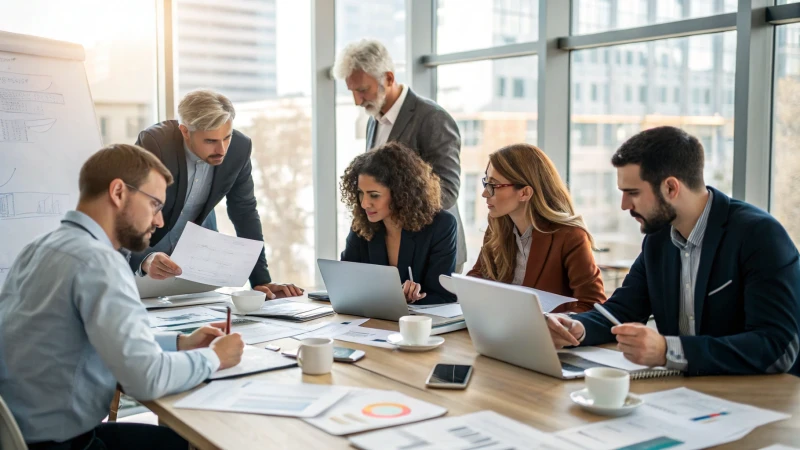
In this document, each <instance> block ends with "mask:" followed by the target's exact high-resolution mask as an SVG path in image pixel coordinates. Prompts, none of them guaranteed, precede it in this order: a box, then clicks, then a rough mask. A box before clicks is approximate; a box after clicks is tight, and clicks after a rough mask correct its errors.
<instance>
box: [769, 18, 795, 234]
mask: <svg viewBox="0 0 800 450" xmlns="http://www.w3.org/2000/svg"><path fill="white" fill-rule="evenodd" d="M775 52H776V53H775V86H774V102H775V104H774V111H775V113H774V114H775V115H774V123H773V146H774V148H773V163H772V196H771V199H772V200H771V202H770V209H771V211H772V214H774V215H775V217H776V218H777V219H778V220H780V221H781V223H782V224H783V226H784V227H786V230H787V231H788V232H789V235H790V236H791V237H792V239H793V240H794V242H795V244H798V245H800V199H799V197H798V195H797V193H798V190H800V139H798V136H800V24H793V25H786V26H781V27H777V28H776V29H775Z"/></svg>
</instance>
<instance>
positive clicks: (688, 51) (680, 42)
mask: <svg viewBox="0 0 800 450" xmlns="http://www.w3.org/2000/svg"><path fill="white" fill-rule="evenodd" d="M684 3H688V2H684ZM595 51H601V52H603V53H607V54H609V55H612V57H610V58H608V59H606V58H589V57H585V56H584V55H582V54H583V53H589V52H595ZM616 55H622V57H621V58H617V57H614V56H616ZM735 58H736V34H735V32H728V33H721V34H713V35H701V36H694V37H689V38H680V39H670V40H663V41H654V42H646V43H637V44H628V45H621V46H615V47H609V48H604V49H593V50H582V51H576V52H573V61H572V90H573V96H572V108H571V111H572V117H571V122H572V123H571V136H570V145H571V146H570V165H569V167H570V189H571V192H572V195H573V198H574V200H575V203H576V206H577V208H578V213H579V214H582V215H583V216H584V218H585V220H586V222H587V224H588V226H589V229H590V230H591V231H592V233H593V234H594V237H595V239H596V241H597V245H598V247H600V248H603V249H606V250H607V251H605V252H602V253H599V254H598V255H597V259H598V261H599V262H614V261H618V260H629V259H632V258H635V257H636V255H638V253H639V251H640V249H641V234H640V232H639V225H638V223H637V222H636V221H634V220H632V219H631V218H630V216H629V215H628V213H626V212H623V211H621V210H620V201H621V196H620V194H619V191H618V190H617V186H616V172H615V169H614V167H613V166H612V165H611V163H610V159H611V155H612V154H613V152H614V151H615V150H616V149H617V148H618V147H619V146H620V144H622V143H623V142H624V141H625V140H626V139H627V138H629V137H631V136H632V135H634V134H636V133H637V132H639V131H641V130H644V129H647V128H652V127H656V126H661V125H672V126H677V127H680V128H683V129H684V130H686V131H687V132H689V133H691V134H692V135H694V136H697V137H698V139H700V141H701V142H702V143H703V146H704V148H705V152H706V166H705V179H706V183H708V184H710V185H713V186H715V187H717V188H719V189H720V190H722V191H724V192H726V193H728V194H730V193H731V190H732V178H731V177H732V175H731V174H732V171H733V100H732V97H733V88H734V70H735ZM582 85H589V86H592V87H593V88H594V87H595V86H596V87H597V90H598V91H599V92H601V93H602V94H600V95H596V96H595V95H593V96H590V97H578V96H576V95H574V93H575V91H576V90H577V89H578V86H582Z"/></svg>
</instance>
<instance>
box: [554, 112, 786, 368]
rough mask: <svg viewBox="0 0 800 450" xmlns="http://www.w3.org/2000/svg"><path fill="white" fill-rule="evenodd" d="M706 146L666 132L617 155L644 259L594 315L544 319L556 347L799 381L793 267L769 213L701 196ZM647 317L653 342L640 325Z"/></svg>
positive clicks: (634, 141) (644, 135) (713, 194)
mask: <svg viewBox="0 0 800 450" xmlns="http://www.w3.org/2000/svg"><path fill="white" fill-rule="evenodd" d="M703 154H704V151H703V146H702V145H701V144H700V142H699V141H698V140H697V139H696V138H695V137H693V136H690V135H689V134H687V133H686V132H684V131H682V130H680V129H678V128H674V127H660V128H653V129H650V130H647V131H643V132H641V133H639V134H637V135H636V136H633V137H632V138H631V139H629V140H628V141H627V142H625V143H624V144H623V145H622V147H620V148H619V150H617V152H616V153H615V154H614V156H613V158H612V160H611V162H612V164H614V166H615V167H616V168H617V183H618V187H619V189H620V190H621V191H622V209H623V210H627V211H630V214H631V215H632V216H633V217H634V218H636V220H637V221H638V222H639V223H640V225H641V229H642V232H643V233H645V234H646V236H645V238H644V242H643V243H642V253H640V254H639V257H638V258H637V259H636V262H634V264H633V266H632V267H631V271H630V273H629V274H628V275H627V276H626V277H625V281H624V282H623V284H622V287H620V288H619V289H617V290H616V291H615V292H614V294H613V295H612V296H611V298H609V299H608V301H607V302H606V303H605V304H604V305H603V306H605V308H606V309H607V310H608V311H609V312H610V313H611V315H613V316H614V317H615V318H617V319H618V320H619V321H620V322H621V323H622V325H619V326H613V325H612V323H611V322H610V321H609V320H608V319H606V318H605V317H604V316H603V315H602V314H600V313H599V312H598V311H591V312H587V313H583V314H578V315H575V316H571V318H570V317H567V316H560V315H559V316H556V315H550V316H549V317H548V325H549V327H550V334H551V336H552V337H553V342H554V344H555V345H556V347H558V348H560V347H564V346H570V345H573V346H574V345H599V344H605V343H609V342H613V341H614V340H615V338H616V341H617V343H618V348H619V349H620V350H621V351H622V352H623V353H624V355H625V357H626V358H627V359H629V360H630V361H632V362H635V363H638V364H642V365H647V366H666V367H668V368H673V369H679V370H681V371H683V372H684V373H685V374H687V375H712V374H714V375H716V374H742V375H744V374H765V373H783V372H790V373H793V374H795V375H800V364H798V363H797V359H798V358H797V354H798V347H800V343H799V342H798V332H799V331H798V330H799V328H800V261H799V260H798V252H797V248H796V247H795V246H794V244H793V243H792V240H791V239H790V238H789V235H788V234H787V233H786V230H785V229H784V228H783V226H782V225H781V224H780V223H778V221H777V220H775V218H774V217H772V216H771V215H769V214H768V213H766V212H764V211H762V210H760V209H758V208H756V207H754V206H752V205H750V204H747V203H745V202H742V201H739V200H734V199H732V198H730V197H728V196H727V195H725V194H723V193H722V192H720V191H718V190H716V189H714V188H713V187H707V186H706V185H705V183H704V181H703ZM651 314H652V315H653V316H654V317H655V322H656V325H657V327H658V331H656V330H654V329H652V328H648V327H647V326H645V325H644V324H645V323H646V322H647V320H648V318H649V317H650V315H651Z"/></svg>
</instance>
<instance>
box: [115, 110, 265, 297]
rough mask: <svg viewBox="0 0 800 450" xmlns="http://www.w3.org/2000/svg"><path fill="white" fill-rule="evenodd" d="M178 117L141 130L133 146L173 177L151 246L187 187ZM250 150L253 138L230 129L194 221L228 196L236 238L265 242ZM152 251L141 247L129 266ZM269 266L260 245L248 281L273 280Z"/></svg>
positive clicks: (171, 221)
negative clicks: (228, 140)
mask: <svg viewBox="0 0 800 450" xmlns="http://www.w3.org/2000/svg"><path fill="white" fill-rule="evenodd" d="M178 125H179V124H178V121H177V120H167V121H165V122H161V123H157V124H155V125H153V126H151V127H150V128H148V129H146V130H144V131H142V132H141V133H139V137H138V139H136V145H138V146H141V147H144V148H145V149H147V150H148V151H150V152H151V153H152V154H154V155H156V156H157V157H158V159H160V160H161V162H162V163H164V165H165V166H167V168H168V169H169V171H170V172H171V173H172V177H173V178H174V179H175V182H174V183H172V185H170V186H169V187H167V201H166V202H164V209H163V211H162V213H163V214H164V227H163V228H159V229H157V230H156V232H155V233H153V237H152V238H150V245H151V246H154V245H156V244H157V243H158V242H159V241H161V239H163V238H164V236H166V235H167V233H169V232H170V230H172V228H173V227H174V226H175V224H176V223H177V221H178V217H179V216H180V215H181V211H182V210H183V206H184V203H185V201H186V189H187V183H186V182H187V180H186V175H187V173H188V172H187V171H188V169H187V167H186V153H185V150H184V148H183V135H182V134H181V130H180V128H178ZM252 151H253V143H252V142H251V141H250V138H249V137H247V136H245V135H244V134H242V133H240V132H239V131H236V130H233V136H232V137H231V145H230V147H228V153H227V154H226V155H225V159H224V160H223V162H222V164H220V165H218V166H215V167H214V172H213V179H212V181H211V192H210V193H209V194H208V200H207V201H206V204H205V206H204V207H203V210H202V211H201V212H200V216H198V217H197V218H195V219H194V220H192V222H194V223H196V224H198V225H200V224H201V223H203V221H204V220H205V219H206V217H207V216H208V215H209V213H210V212H212V211H213V210H214V207H215V206H217V203H219V202H220V200H222V198H223V197H225V198H226V203H227V206H228V217H230V219H231V222H233V226H234V227H235V228H236V234H237V236H239V237H243V238H247V239H253V240H256V241H260V242H263V241H264V235H263V233H262V232H261V219H260V218H259V216H258V211H256V196H255V191H254V188H253V176H252V166H251V164H250V154H251V153H252ZM151 252H152V250H151V249H150V248H148V249H147V250H145V251H143V252H134V253H132V254H131V258H130V265H131V269H133V271H134V272H135V271H137V270H139V266H140V265H141V263H142V260H143V259H144V258H145V257H146V256H147V255H148V254H150V253H151ZM271 280H272V279H271V278H270V275H269V269H268V268H267V258H266V257H265V255H264V249H263V248H262V249H261V255H259V257H258V261H257V262H256V265H255V267H253V271H252V272H251V273H250V284H251V285H253V286H258V285H261V284H265V283H269V282H271Z"/></svg>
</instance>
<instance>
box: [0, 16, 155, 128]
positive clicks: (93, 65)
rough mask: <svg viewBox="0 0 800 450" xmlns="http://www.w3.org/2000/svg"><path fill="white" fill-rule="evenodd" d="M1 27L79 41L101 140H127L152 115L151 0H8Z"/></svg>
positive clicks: (153, 78) (153, 55)
mask: <svg viewBox="0 0 800 450" xmlns="http://www.w3.org/2000/svg"><path fill="white" fill-rule="evenodd" d="M0 30H3V31H9V32H12V33H21V34H31V35H35V36H42V37H46V38H50V39H58V40H62V41H70V42H76V43H78V44H81V45H83V46H84V48H85V49H86V63H85V65H86V75H87V77H88V79H89V87H90V89H91V92H92V98H93V99H94V105H95V111H96V113H97V121H98V129H99V130H100V132H101V135H102V138H103V142H104V143H105V144H112V143H130V144H132V143H133V142H134V141H136V136H137V135H138V134H139V130H138V129H137V126H138V124H140V123H149V122H154V121H155V119H156V109H157V108H156V10H155V3H154V2H143V3H141V4H140V3H139V2H109V1H106V0H79V1H70V2H57V1H52V0H27V1H14V2H8V3H7V4H6V3H4V5H3V6H2V12H1V13H0ZM131 61H136V64H131ZM134 125H137V126H134Z"/></svg>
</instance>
